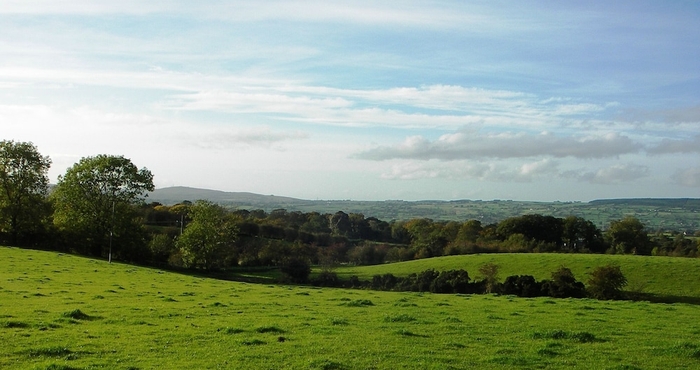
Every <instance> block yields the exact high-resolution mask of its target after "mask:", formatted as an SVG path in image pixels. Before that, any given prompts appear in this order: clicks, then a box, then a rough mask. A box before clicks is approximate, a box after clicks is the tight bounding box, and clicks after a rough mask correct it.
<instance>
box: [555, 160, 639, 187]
mask: <svg viewBox="0 0 700 370" xmlns="http://www.w3.org/2000/svg"><path fill="white" fill-rule="evenodd" d="M569 175H571V174H569ZM648 175H649V168H648V167H647V166H642V165H637V164H632V163H627V164H617V165H613V166H610V167H606V168H601V169H599V170H598V171H595V172H587V173H583V174H576V175H574V176H575V177H577V178H578V179H580V180H583V181H587V182H590V183H594V184H620V183H625V182H631V181H635V180H638V179H641V178H643V177H646V176H648Z"/></svg>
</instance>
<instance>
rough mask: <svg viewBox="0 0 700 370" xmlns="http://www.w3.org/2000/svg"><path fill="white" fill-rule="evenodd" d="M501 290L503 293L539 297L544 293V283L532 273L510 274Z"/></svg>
mask: <svg viewBox="0 0 700 370" xmlns="http://www.w3.org/2000/svg"><path fill="white" fill-rule="evenodd" d="M501 291H502V293H503V294H513V295H517V296H518V297H538V296H540V295H542V284H541V283H538V282H537V280H535V278H534V277H533V276H530V275H516V276H508V277H507V278H506V281H505V282H503V285H502V286H501Z"/></svg>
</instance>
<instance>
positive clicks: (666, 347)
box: [0, 247, 700, 370]
mask: <svg viewBox="0 0 700 370" xmlns="http://www.w3.org/2000/svg"><path fill="white" fill-rule="evenodd" d="M533 256H535V255H533ZM679 260H680V259H679ZM0 261H2V268H1V269H0V340H2V342H3V345H2V347H0V368H2V369H42V370H43V369H47V370H48V369H52V370H57V369H63V370H68V369H193V368H197V369H206V368H211V369H216V368H221V369H397V368H401V369H465V368H479V369H504V368H506V369H507V368H512V369H533V368H570V367H579V368H591V369H655V368H664V369H668V368H697V367H698V366H700V322H698V320H697V317H698V314H700V309H699V308H698V307H699V306H696V305H690V304H656V303H649V302H624V301H615V302H611V301H595V300H587V299H585V300H573V299H561V300H558V299H547V298H536V299H522V298H514V297H509V296H491V295H485V296H464V295H434V294H416V293H395V292H376V291H363V290H344V289H325V288H324V289H318V288H311V287H302V286H281V285H256V284H247V283H240V282H228V281H222V280H213V279H207V278H202V277H198V276H190V275H183V274H175V273H170V272H163V271H159V270H156V269H149V268H141V267H134V266H129V265H124V264H119V263H113V264H108V263H107V262H105V261H101V260H92V259H87V258H82V257H76V256H71V255H65V254H59V253H55V252H40V251H31V250H21V249H16V248H4V247H0ZM397 266H399V265H397ZM387 267H388V266H387ZM572 268H573V266H572ZM504 270H505V267H504ZM504 272H505V271H504Z"/></svg>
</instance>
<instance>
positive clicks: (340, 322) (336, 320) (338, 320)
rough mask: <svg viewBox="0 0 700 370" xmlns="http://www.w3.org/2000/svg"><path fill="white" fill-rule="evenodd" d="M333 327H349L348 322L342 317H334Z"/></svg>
mask: <svg viewBox="0 0 700 370" xmlns="http://www.w3.org/2000/svg"><path fill="white" fill-rule="evenodd" d="M331 325H342V326H345V325H348V320H347V319H343V318H340V317H334V318H332V319H331Z"/></svg>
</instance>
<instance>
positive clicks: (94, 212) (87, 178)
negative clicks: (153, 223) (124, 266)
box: [52, 154, 154, 259]
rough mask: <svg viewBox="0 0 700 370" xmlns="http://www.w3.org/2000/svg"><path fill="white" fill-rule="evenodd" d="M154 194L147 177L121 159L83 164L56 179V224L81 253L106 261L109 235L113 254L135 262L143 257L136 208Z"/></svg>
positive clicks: (144, 171)
mask: <svg viewBox="0 0 700 370" xmlns="http://www.w3.org/2000/svg"><path fill="white" fill-rule="evenodd" d="M153 188H154V187H153V175H152V174H151V172H150V171H149V170H148V169H146V168H142V169H138V168H137V167H136V166H135V165H134V164H133V163H132V162H131V160H129V159H127V158H124V157H123V156H112V155H104V154H101V155H98V156H95V157H86V158H83V159H81V160H80V161H79V162H78V163H76V164H75V165H73V166H72V167H70V168H68V170H67V171H66V174H65V175H64V176H60V177H59V178H58V184H57V185H56V189H55V191H54V192H53V194H52V198H53V201H54V206H55V212H54V223H55V224H56V226H58V227H59V229H61V230H63V231H64V232H65V233H67V234H68V235H69V237H70V238H71V240H72V242H78V243H81V244H82V246H83V248H84V252H87V253H89V254H92V255H95V256H104V255H105V253H104V252H105V249H106V248H105V247H107V246H108V245H109V244H110V240H111V239H110V234H112V236H113V237H114V242H115V243H114V244H115V245H117V246H119V249H118V250H117V252H118V253H117V254H119V255H121V256H122V257H124V258H127V259H134V257H135V254H137V253H144V252H145V251H147V248H145V239H144V237H143V233H141V231H142V227H141V226H142V225H141V222H140V221H139V220H138V219H137V216H136V209H135V207H134V205H135V204H138V203H139V202H141V201H143V199H144V197H145V193H146V192H147V191H153Z"/></svg>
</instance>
